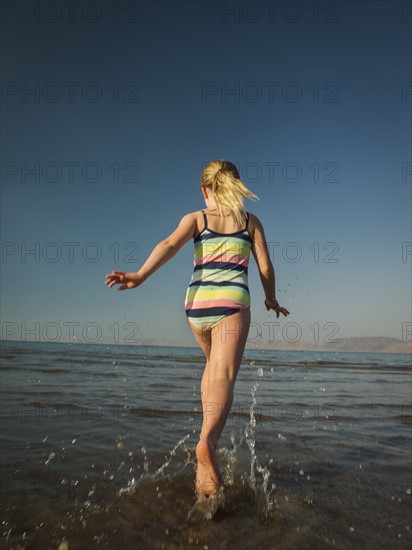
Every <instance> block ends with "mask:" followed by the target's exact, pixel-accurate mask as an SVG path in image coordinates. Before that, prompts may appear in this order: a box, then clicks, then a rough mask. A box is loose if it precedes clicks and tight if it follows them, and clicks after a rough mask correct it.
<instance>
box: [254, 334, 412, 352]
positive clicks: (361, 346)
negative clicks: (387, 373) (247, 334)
mask: <svg viewBox="0 0 412 550" xmlns="http://www.w3.org/2000/svg"><path fill="white" fill-rule="evenodd" d="M247 347H251V346H247ZM259 347H260V348H261V349H279V350H296V351H299V350H302V351H303V350H304V351H354V352H356V351H357V352H370V353H412V341H409V342H402V340H399V339H398V338H390V337H388V336H369V337H368V336H364V337H356V338H339V339H337V342H334V343H319V344H312V343H310V342H305V341H303V340H300V341H298V342H296V343H292V342H285V341H279V342H276V341H275V342H273V343H272V344H265V345H261V346H259Z"/></svg>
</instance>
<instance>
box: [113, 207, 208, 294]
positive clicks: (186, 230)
mask: <svg viewBox="0 0 412 550" xmlns="http://www.w3.org/2000/svg"><path fill="white" fill-rule="evenodd" d="M196 219H197V218H196V212H192V213H190V214H186V216H183V218H182V219H181V220H180V223H179V225H178V227H177V228H176V229H175V230H174V231H173V233H172V234H171V235H169V236H168V237H167V238H166V239H164V240H163V241H161V242H160V243H159V244H157V245H156V246H155V247H154V249H153V250H152V252H151V253H150V255H149V257H148V258H147V260H146V261H145V263H144V264H143V265H142V267H141V268H140V269H139V271H137V272H136V273H131V272H130V273H128V272H124V271H112V272H111V273H109V274H108V275H106V283H105V284H106V285H107V286H108V287H109V288H111V287H112V286H114V285H116V284H119V285H121V286H119V287H118V290H127V289H129V288H136V287H137V286H139V285H141V284H142V283H143V282H144V281H145V280H146V279H147V278H148V277H150V275H151V274H152V273H154V272H155V271H156V270H157V269H159V267H161V266H162V265H163V264H165V263H166V262H168V261H169V260H170V259H171V258H173V256H174V255H175V254H176V253H177V252H178V251H179V250H180V249H181V248H182V246H183V245H184V244H185V243H187V241H188V240H189V239H190V238H192V237H193V235H194V233H195V230H196V225H197V221H196Z"/></svg>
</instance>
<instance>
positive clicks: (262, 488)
mask: <svg viewBox="0 0 412 550" xmlns="http://www.w3.org/2000/svg"><path fill="white" fill-rule="evenodd" d="M258 387H259V384H258V382H256V383H255V384H254V385H253V387H252V390H251V394H252V403H251V405H250V408H249V411H250V421H249V424H248V425H246V426H245V432H244V433H245V440H246V443H247V445H248V447H249V451H250V474H249V479H248V482H249V487H250V489H251V490H252V492H253V494H254V495H256V496H257V497H258V499H259V500H260V501H261V502H262V509H261V512H262V513H263V515H265V516H267V515H268V514H269V513H270V511H271V510H272V509H273V502H272V501H271V499H270V491H269V490H268V483H269V478H270V471H269V470H268V468H266V467H265V466H262V465H261V464H260V462H259V460H258V457H257V455H256V451H255V446H256V439H255V427H256V416H255V407H256V405H257V400H256V392H257V389H258ZM259 477H260V478H261V481H260V480H259V479H258V478H259Z"/></svg>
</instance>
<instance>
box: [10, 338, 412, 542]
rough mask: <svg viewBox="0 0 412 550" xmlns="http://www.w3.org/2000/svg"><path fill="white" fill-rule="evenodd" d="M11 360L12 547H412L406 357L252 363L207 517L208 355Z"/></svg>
mask: <svg viewBox="0 0 412 550" xmlns="http://www.w3.org/2000/svg"><path fill="white" fill-rule="evenodd" d="M1 354H2V360H1V390H2V408H1V436H2V458H1V460H2V462H1V472H2V477H1V488H2V498H1V517H2V525H1V529H2V533H1V539H0V540H1V546H2V548H3V549H8V548H10V549H11V548H13V549H21V548H39V549H40V548H41V549H45V548H54V549H60V550H67V549H77V548H94V547H102V548H114V549H116V548H122V549H124V548H154V549H161V548H165V549H174V548H184V549H190V548H198V549H206V548H207V549H209V550H211V549H221V548H222V549H232V548H233V549H237V548H241V549H243V548H253V549H256V548H262V549H266V548H273V549H275V548H281V549H282V550H283V549H286V550H287V549H318V548H322V549H323V548H329V547H330V548H351V549H353V548H362V549H368V548H370V549H373V550H376V549H379V548H385V549H386V548H391V549H397V548H399V549H400V548H402V549H403V548H405V549H406V548H408V549H409V548H410V547H411V544H412V473H411V462H412V437H411V435H412V411H411V408H412V405H411V401H412V398H411V391H412V367H411V357H410V356H408V355H399V354H396V355H390V354H368V353H317V352H285V351H283V352H277V351H268V350H264V351H257V350H246V351H245V356H244V360H243V363H242V366H241V369H240V371H239V375H238V379H237V382H236V387H235V400H234V404H233V407H232V412H231V414H230V416H229V420H228V422H227V424H226V427H225V430H224V432H223V435H222V438H221V440H220V442H219V446H218V451H217V460H218V464H219V467H220V470H221V472H222V476H223V479H224V482H225V488H224V490H222V491H221V494H220V495H219V496H218V497H217V498H216V499H212V500H210V499H209V500H210V502H206V503H196V498H195V495H194V478H195V456H194V448H195V445H196V443H197V440H198V435H199V431H200V425H201V420H202V417H201V406H200V395H199V385H200V378H201V374H202V370H203V364H204V361H203V357H202V353H201V352H200V350H197V349H191V348H172V347H168V348H166V347H162V348H161V347H147V346H120V345H117V346H115V345H111V346H107V345H91V344H89V345H82V344H61V343H59V344H51V343H29V342H10V341H8V342H2V353H1Z"/></svg>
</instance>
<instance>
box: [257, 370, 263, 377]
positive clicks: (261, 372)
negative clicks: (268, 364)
mask: <svg viewBox="0 0 412 550" xmlns="http://www.w3.org/2000/svg"><path fill="white" fill-rule="evenodd" d="M257 374H258V376H263V369H262V368H260V369H258V370H257Z"/></svg>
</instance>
